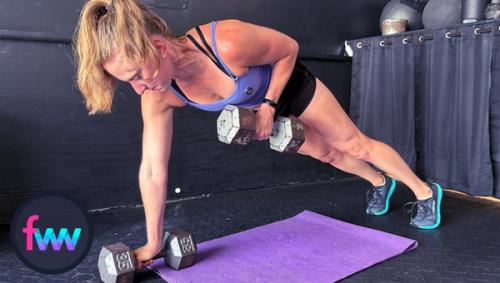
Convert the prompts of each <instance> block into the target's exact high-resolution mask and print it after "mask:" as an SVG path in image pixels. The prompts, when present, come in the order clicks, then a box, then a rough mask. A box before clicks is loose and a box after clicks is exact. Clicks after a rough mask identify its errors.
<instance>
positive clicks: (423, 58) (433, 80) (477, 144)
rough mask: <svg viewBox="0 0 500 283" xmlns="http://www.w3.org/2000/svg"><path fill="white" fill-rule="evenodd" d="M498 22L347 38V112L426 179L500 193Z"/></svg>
mask: <svg viewBox="0 0 500 283" xmlns="http://www.w3.org/2000/svg"><path fill="white" fill-rule="evenodd" d="M499 35H500V31H499V21H484V22H480V23H477V24H471V25H457V26H455V27H452V28H448V29H440V30H420V31H414V32H407V33H402V34H399V35H395V36H382V37H371V38H366V39H361V40H353V41H349V42H348V45H349V46H350V47H351V48H352V49H353V66H352V70H353V74H352V89H351V96H352V97H351V112H350V113H351V117H352V118H353V120H354V121H355V122H356V123H357V125H358V126H359V128H360V129H361V130H362V131H363V132H365V133H366V134H367V135H369V136H371V137H373V138H375V139H379V140H381V141H383V142H386V143H388V144H389V145H391V146H393V147H394V148H395V149H396V150H397V151H398V152H399V153H400V154H401V155H402V156H403V158H404V159H405V160H406V161H407V162H408V163H409V164H410V166H411V167H412V168H414V169H415V170H416V172H417V174H418V175H419V176H420V177H422V178H424V179H425V180H427V181H434V182H439V183H441V184H443V185H444V186H445V187H447V188H453V189H457V190H460V191H463V192H466V193H469V194H471V195H487V196H497V197H500V188H499V186H500V185H499V183H500V181H499V177H500V166H499V164H500V113H499V111H500V97H499V86H498V83H499V82H498V81H499V80H500V71H499V69H500V53H499V51H498V49H499V47H498V41H499V40H498V36H499Z"/></svg>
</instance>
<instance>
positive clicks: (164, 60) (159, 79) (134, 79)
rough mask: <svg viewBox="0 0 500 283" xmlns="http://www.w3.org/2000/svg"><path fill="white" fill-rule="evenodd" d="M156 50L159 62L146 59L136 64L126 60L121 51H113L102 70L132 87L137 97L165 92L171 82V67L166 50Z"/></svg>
mask: <svg viewBox="0 0 500 283" xmlns="http://www.w3.org/2000/svg"><path fill="white" fill-rule="evenodd" d="M161 48H162V47H160V48H158V49H157V50H158V52H159V55H160V56H159V58H160V60H159V62H158V63H157V62H155V61H154V60H151V59H148V60H144V61H143V62H141V63H139V64H137V63H135V62H133V61H131V60H130V59H128V58H127V57H126V56H125V54H124V52H123V50H115V51H114V52H113V55H112V56H111V58H110V59H109V60H108V61H106V62H105V63H104V64H103V68H104V69H105V70H106V71H107V72H108V73H109V74H111V75H112V76H113V77H115V78H116V79H118V80H121V81H124V82H128V83H130V85H132V88H134V90H135V92H136V93H137V94H138V95H142V94H143V93H144V91H146V90H154V91H161V92H164V91H166V90H167V89H168V88H169V86H170V84H171V81H172V74H173V65H172V63H171V62H170V60H169V59H168V56H166V55H167V53H166V50H162V49H161Z"/></svg>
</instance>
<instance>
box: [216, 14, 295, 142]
mask: <svg viewBox="0 0 500 283" xmlns="http://www.w3.org/2000/svg"><path fill="white" fill-rule="evenodd" d="M218 29H219V28H218ZM219 38H220V39H221V40H219ZM217 47H218V49H219V50H220V51H221V53H223V54H224V56H223V57H224V60H225V61H227V62H228V63H229V65H230V67H231V68H232V69H233V70H234V71H236V70H242V69H246V68H248V67H250V66H258V65H265V64H273V70H272V75H271V81H270V82H269V87H268V90H267V93H266V95H265V98H266V99H269V100H272V101H274V102H278V99H279V98H280V96H281V93H282V92H283V89H284V88H285V85H286V84H287V82H288V79H289V78H290V75H291V74H292V71H293V67H294V65H295V61H296V60H297V54H298V51H299V44H298V43H297V41H295V40H294V39H293V38H291V37H289V36H287V35H286V34H283V33H281V32H279V31H276V30H273V29H271V28H267V27H263V26H258V25H254V24H250V23H245V22H242V21H239V20H226V21H223V22H221V28H220V30H219V35H218V43H217ZM274 112H275V109H274V108H273V107H271V106H270V105H268V104H261V106H260V107H259V109H258V112H257V117H256V118H257V129H256V137H257V138H258V139H267V138H268V137H269V135H270V134H271V132H272V123H273V118H274Z"/></svg>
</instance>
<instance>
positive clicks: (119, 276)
mask: <svg viewBox="0 0 500 283" xmlns="http://www.w3.org/2000/svg"><path fill="white" fill-rule="evenodd" d="M197 252H198V249H197V247H196V242H195V241H194V238H193V235H191V234H190V233H188V232H186V231H184V230H181V229H172V230H169V231H167V232H166V233H165V236H164V237H163V250H162V251H161V252H160V253H159V254H158V255H156V256H155V257H154V259H157V258H162V257H163V260H164V261H165V264H166V265H168V266H170V267H172V268H173V269H175V270H179V269H182V268H185V267H188V266H191V265H193V263H194V260H195V258H196V254H197ZM97 266H98V268H99V275H100V276H101V280H102V281H103V282H105V283H116V282H123V283H127V282H133V280H134V275H135V271H136V269H135V266H136V262H135V254H134V251H133V250H132V249H131V248H129V247H128V246H127V245H125V244H123V243H115V244H111V245H106V246H104V247H102V249H101V252H100V253H99V260H98V263H97Z"/></svg>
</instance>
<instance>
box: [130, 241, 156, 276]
mask: <svg viewBox="0 0 500 283" xmlns="http://www.w3.org/2000/svg"><path fill="white" fill-rule="evenodd" d="M162 248H163V247H162V246H161V244H149V243H147V244H145V245H144V246H142V247H140V248H138V249H136V250H135V251H134V254H135V262H136V264H135V267H136V270H139V269H141V268H142V267H143V266H147V265H150V264H151V263H153V257H154V256H156V255H157V254H159V253H160V251H161V249H162Z"/></svg>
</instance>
